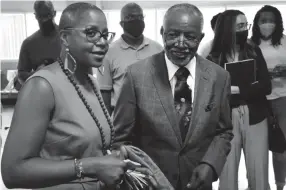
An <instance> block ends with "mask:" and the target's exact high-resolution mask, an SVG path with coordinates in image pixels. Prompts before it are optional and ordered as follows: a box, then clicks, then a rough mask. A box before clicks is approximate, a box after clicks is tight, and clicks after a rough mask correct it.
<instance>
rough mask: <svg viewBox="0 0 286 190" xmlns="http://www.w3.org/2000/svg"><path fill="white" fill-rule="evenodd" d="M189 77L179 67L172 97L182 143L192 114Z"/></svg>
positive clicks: (184, 70)
mask: <svg viewBox="0 0 286 190" xmlns="http://www.w3.org/2000/svg"><path fill="white" fill-rule="evenodd" d="M189 75H190V72H189V70H188V69H186V68H185V67H180V68H179V69H178V70H177V71H176V73H175V76H176V78H177V82H176V85H175V95H174V97H175V108H176V111H177V116H178V119H179V126H180V131H181V136H182V140H183V141H184V140H185V137H186V134H187V132H188V129H189V124H190V120H191V113H192V90H191V89H190V87H189V85H188V84H187V79H188V76H189Z"/></svg>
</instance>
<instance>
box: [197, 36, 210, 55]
mask: <svg viewBox="0 0 286 190" xmlns="http://www.w3.org/2000/svg"><path fill="white" fill-rule="evenodd" d="M212 44H213V39H211V40H209V41H207V42H205V43H201V44H200V45H199V48H198V52H197V53H198V54H199V55H200V56H201V57H203V58H206V57H207V56H208V55H209V54H210V52H211V49H212Z"/></svg>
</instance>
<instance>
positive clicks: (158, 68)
mask: <svg viewBox="0 0 286 190" xmlns="http://www.w3.org/2000/svg"><path fill="white" fill-rule="evenodd" d="M153 67H154V70H153V71H152V76H153V82H154V85H155V87H156V89H157V93H158V95H159V97H160V100H161V103H162V105H163V107H164V110H165V113H166V115H167V117H168V119H169V121H170V124H171V126H172V128H173V130H174V133H175V134H176V136H177V139H178V142H179V144H180V145H182V138H181V133H180V128H179V125H178V119H177V115H176V111H175V106H174V98H173V95H172V89H171V85H170V82H169V77H168V71H167V66H166V61H165V57H164V52H162V53H160V54H157V55H155V56H154V59H153Z"/></svg>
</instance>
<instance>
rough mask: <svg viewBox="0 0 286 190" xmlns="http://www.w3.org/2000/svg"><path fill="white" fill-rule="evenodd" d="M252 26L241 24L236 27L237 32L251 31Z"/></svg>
mask: <svg viewBox="0 0 286 190" xmlns="http://www.w3.org/2000/svg"><path fill="white" fill-rule="evenodd" d="M251 26H252V25H251V24H248V23H239V24H237V25H236V31H243V30H250V29H251Z"/></svg>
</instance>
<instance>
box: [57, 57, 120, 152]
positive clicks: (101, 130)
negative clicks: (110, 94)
mask: <svg viewBox="0 0 286 190" xmlns="http://www.w3.org/2000/svg"><path fill="white" fill-rule="evenodd" d="M58 62H59V64H60V67H61V69H62V71H63V72H64V74H65V75H66V76H67V78H68V80H69V81H70V82H71V84H72V85H73V86H74V88H75V90H76V92H77V94H78V96H79V98H80V99H81V101H82V102H83V104H84V106H85V107H86V109H87V110H88V112H89V114H90V116H91V117H92V119H93V120H94V122H95V123H96V125H97V127H98V129H99V132H100V136H101V141H102V153H103V155H107V152H108V150H109V149H111V147H112V144H113V142H114V137H115V130H114V126H113V124H112V121H111V119H110V116H109V113H108V111H107V109H106V107H105V105H104V102H103V100H102V98H101V96H100V94H99V92H98V90H97V88H96V86H95V85H94V83H93V82H92V79H91V78H90V77H89V76H88V75H86V77H87V81H88V83H89V85H90V86H91V87H92V90H93V92H94V93H95V95H96V97H97V99H98V101H99V104H100V106H101V109H102V110H103V113H104V115H105V117H106V119H107V122H108V125H109V127H110V145H109V147H108V146H107V144H106V140H105V134H104V131H103V128H102V126H101V124H100V123H99V120H98V119H97V117H96V116H95V114H94V112H93V110H92V109H91V107H90V105H89V104H88V102H87V100H86V98H85V97H84V96H83V94H82V92H81V90H80V88H79V86H78V85H77V83H76V81H75V79H74V77H73V76H72V74H71V73H70V72H69V71H68V70H67V69H65V68H64V64H63V62H62V60H61V59H60V58H58Z"/></svg>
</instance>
